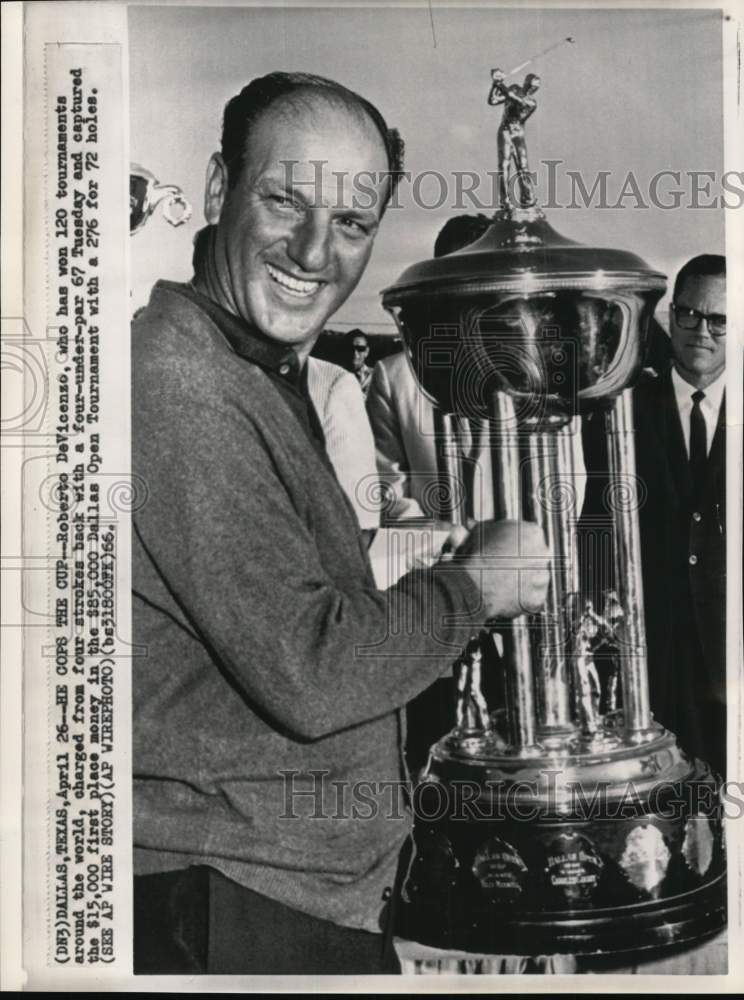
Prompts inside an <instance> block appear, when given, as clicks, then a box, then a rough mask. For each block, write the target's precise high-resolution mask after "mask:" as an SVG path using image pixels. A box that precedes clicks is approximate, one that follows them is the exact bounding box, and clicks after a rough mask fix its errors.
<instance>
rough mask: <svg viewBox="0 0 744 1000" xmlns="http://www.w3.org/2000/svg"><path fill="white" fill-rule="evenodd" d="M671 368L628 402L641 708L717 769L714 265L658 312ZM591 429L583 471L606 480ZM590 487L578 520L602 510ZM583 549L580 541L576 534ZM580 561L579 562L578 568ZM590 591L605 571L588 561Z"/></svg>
mask: <svg viewBox="0 0 744 1000" xmlns="http://www.w3.org/2000/svg"><path fill="white" fill-rule="evenodd" d="M669 345H670V348H671V362H670V363H669V364H668V366H667V367H666V368H665V369H663V370H662V371H661V374H658V375H656V374H654V373H652V372H648V371H646V372H644V373H643V375H642V377H641V379H640V381H639V382H638V384H637V385H636V387H635V389H634V394H633V411H634V422H635V430H636V433H635V442H636V470H637V475H638V478H639V480H640V495H639V518H640V529H641V560H642V568H643V595H644V607H645V618H646V638H647V647H648V666H649V683H650V695H651V709H652V711H653V713H654V717H655V718H656V720H657V721H658V722H660V723H662V725H664V726H665V727H666V728H667V729H670V730H671V731H672V732H674V733H675V734H676V736H677V737H678V739H679V742H680V744H681V746H682V747H683V748H684V749H685V750H686V751H687V752H688V753H690V754H692V755H694V756H698V757H701V758H703V759H704V760H707V761H708V763H710V764H711V765H712V766H713V768H714V769H715V770H716V771H717V772H718V773H719V774H721V775H725V764H726V690H725V681H726V642H725V639H726V512H725V482H726V477H725V401H724V395H725V393H724V385H725V351H726V260H725V258H724V257H722V256H717V255H712V254H703V255H701V256H698V257H694V258H693V259H692V260H690V261H688V262H687V263H686V264H685V265H684V267H683V268H682V269H681V270H680V272H679V274H678V275H677V278H676V280H675V283H674V290H673V295H672V303H671V305H670V307H669ZM598 423H599V422H597V421H593V420H592V421H587V422H585V424H586V430H585V447H586V448H587V452H588V453H590V455H591V457H589V456H588V461H587V466H589V467H591V468H605V469H606V467H607V466H606V447H605V442H604V436H603V433H601V432H600V429H599V427H598ZM601 491H602V478H601V477H600V478H594V477H592V478H590V480H589V494H590V495H588V498H587V506H586V507H585V512H584V517H583V520H584V521H585V522H586V518H587V515H589V516H590V517H591V515H592V512H594V513H595V514H596V512H597V511H601V512H602V516H604V517H605V518H607V516H608V511H607V509H606V508H605V506H604V504H603V501H602V499H601V496H600V494H601ZM582 535H583V536H584V542H585V544H586V530H583V531H582ZM590 562H591V557H590ZM593 571H594V573H595V586H599V587H602V586H603V585H604V584H607V583H610V582H611V579H612V567H611V566H609V567H608V566H603V565H602V563H601V561H600V560H599V559H597V560H596V561H595V562H594V566H593Z"/></svg>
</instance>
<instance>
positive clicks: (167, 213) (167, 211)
mask: <svg viewBox="0 0 744 1000" xmlns="http://www.w3.org/2000/svg"><path fill="white" fill-rule="evenodd" d="M161 202H164V204H163V218H164V219H165V220H166V221H167V222H169V223H170V224H171V225H172V226H176V227H177V226H182V225H183V224H184V222H188V220H189V219H190V218H191V205H190V204H189V202H188V201H187V200H186V198H185V197H184V194H183V191H181V189H180V188H179V187H176V186H175V185H173V184H168V185H163V186H162V187H161V186H157V187H155V188H154V189H153V192H152V201H151V206H152V208H153V209H155V208H157V206H158V205H159V204H160V203H161ZM176 210H178V211H176Z"/></svg>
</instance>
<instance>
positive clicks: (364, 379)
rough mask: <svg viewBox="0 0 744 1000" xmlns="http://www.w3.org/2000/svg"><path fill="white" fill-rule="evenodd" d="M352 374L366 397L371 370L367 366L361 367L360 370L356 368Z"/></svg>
mask: <svg viewBox="0 0 744 1000" xmlns="http://www.w3.org/2000/svg"><path fill="white" fill-rule="evenodd" d="M353 374H354V376H355V378H356V380H357V381H358V382H359V385H360V386H361V387H362V392H363V393H364V395H365V396H366V395H367V392H368V390H369V384H370V382H371V381H372V369H371V368H370V367H369V365H362V366H361V368H357V369H356V371H354V373H353Z"/></svg>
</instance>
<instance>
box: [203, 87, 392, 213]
mask: <svg viewBox="0 0 744 1000" xmlns="http://www.w3.org/2000/svg"><path fill="white" fill-rule="evenodd" d="M315 95H320V96H321V97H323V98H324V99H325V100H326V101H327V102H328V103H329V104H335V105H336V106H338V107H343V108H345V109H346V110H347V111H349V112H351V113H352V114H356V115H357V116H365V117H366V118H367V119H370V120H371V121H372V123H373V124H374V126H375V128H376V129H377V131H378V132H379V134H380V138H381V139H382V141H383V144H384V146H385V152H386V153H387V160H388V170H389V171H390V183H389V184H388V189H387V192H386V195H385V203H384V204H383V206H382V207H383V210H384V208H385V205H387V202H388V201H389V200H390V198H391V196H392V194H393V192H394V191H395V188H396V186H397V184H398V181H399V180H400V177H401V174H402V172H403V149H404V146H403V140H402V139H401V137H400V133H399V132H398V130H397V129H395V128H388V126H387V123H386V122H385V119H384V118H383V117H382V115H381V114H380V112H379V111H378V110H377V108H376V107H375V106H374V104H371V103H370V102H369V101H368V100H366V99H365V98H364V97H362V96H361V95H360V94H357V93H355V92H354V91H353V90H349V88H348V87H344V86H343V85H342V84H340V83H336V81H335V80H328V79H326V78H325V77H324V76H316V75H315V74H314V73H282V72H276V73H268V74H267V75H266V76H261V77H256V79H255V80H251V82H250V83H248V84H246V86H245V87H243V89H242V90H241V91H240V93H239V94H236V95H235V97H232V98H231V99H230V100H229V101H228V102H227V104H226V105H225V114H224V117H223V120H222V158H223V159H224V161H225V164H226V165H227V177H228V183H229V185H230V187H234V186H235V184H236V183H237V181H238V178H239V177H240V171H241V170H242V169H243V159H244V156H245V149H246V144H247V141H248V136H249V134H250V131H251V129H252V128H253V126H254V125H255V124H256V122H257V121H258V120H259V118H260V117H261V115H262V114H264V112H266V111H268V109H269V108H270V107H271V106H272V105H273V104H275V103H276V102H277V101H279V100H281V99H282V98H286V97H289V98H294V100H295V101H297V102H299V101H302V100H305V101H307V100H308V99H310V100H312V97H313V96H315Z"/></svg>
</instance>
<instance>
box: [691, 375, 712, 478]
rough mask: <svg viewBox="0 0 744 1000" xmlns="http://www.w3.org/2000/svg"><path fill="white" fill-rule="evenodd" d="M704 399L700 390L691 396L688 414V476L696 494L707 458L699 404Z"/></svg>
mask: <svg viewBox="0 0 744 1000" xmlns="http://www.w3.org/2000/svg"><path fill="white" fill-rule="evenodd" d="M704 399H705V393H704V392H703V390H702V389H698V390H697V392H693V394H692V412H691V413H690V475H691V476H692V484H693V490H694V492H695V493H697V492H698V490H699V489H700V487H701V486H702V484H703V479H704V477H705V463H706V461H707V458H708V442H707V437H706V432H705V417H704V416H703V411H702V410H701V409H700V403H701V402H702V401H703V400H704Z"/></svg>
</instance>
